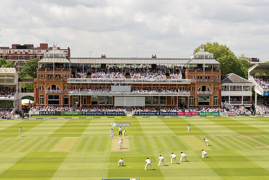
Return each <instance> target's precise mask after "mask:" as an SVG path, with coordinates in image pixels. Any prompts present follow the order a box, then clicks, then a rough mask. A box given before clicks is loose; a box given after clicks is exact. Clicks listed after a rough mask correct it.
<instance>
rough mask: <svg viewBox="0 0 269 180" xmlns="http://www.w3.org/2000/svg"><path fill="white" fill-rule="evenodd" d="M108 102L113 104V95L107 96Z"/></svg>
mask: <svg viewBox="0 0 269 180" xmlns="http://www.w3.org/2000/svg"><path fill="white" fill-rule="evenodd" d="M106 104H107V105H112V104H113V97H112V96H107V97H106Z"/></svg>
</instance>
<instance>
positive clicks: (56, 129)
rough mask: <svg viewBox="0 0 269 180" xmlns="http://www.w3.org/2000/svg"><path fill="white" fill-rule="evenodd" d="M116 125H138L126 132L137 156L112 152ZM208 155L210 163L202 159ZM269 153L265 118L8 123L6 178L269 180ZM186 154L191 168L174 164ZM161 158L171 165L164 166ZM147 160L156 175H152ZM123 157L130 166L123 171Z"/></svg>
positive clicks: (1, 129)
mask: <svg viewBox="0 0 269 180" xmlns="http://www.w3.org/2000/svg"><path fill="white" fill-rule="evenodd" d="M110 123H131V127H126V128H123V129H126V130H127V133H126V135H127V136H128V140H129V143H130V151H125V152H113V151H111V146H112V140H111V138H110V136H109V130H110ZM188 124H190V125H191V127H192V129H191V134H187V125H188ZM19 127H22V129H23V135H24V137H18V132H19ZM114 131H115V133H117V132H118V127H115V128H114ZM203 138H207V139H209V146H205V143H204V141H203ZM201 149H205V150H206V151H207V154H208V157H209V158H205V159H202V158H201ZM268 149H269V118H264V117H260V118H254V117H229V118H228V117H186V118H179V117H171V118H168V117H167V118H139V117H137V118H93V119H92V118H89V119H48V120H41V119H40V120H24V121H21V120H8V121H7V120H2V121H0V179H1V180H2V179H8V180H13V179H14V180H15V179H21V180H24V179H33V180H34V179H42V180H47V179H53V180H71V179H72V180H77V179H79V180H84V179H85V180H86V179H87V180H89V179H90V180H101V179H103V178H111V179H113V178H122V179H124V178H139V179H141V180H149V179H152V180H177V179H197V180H198V179H199V180H200V179H214V180H215V179H227V180H228V179H229V180H230V179H236V180H238V179H242V180H243V179H244V180H246V179H269V150H268ZM181 151H183V152H184V153H185V154H186V155H187V159H188V162H185V161H183V162H181V163H179V164H175V163H173V164H170V158H169V156H170V154H171V152H173V153H174V154H176V155H177V160H178V161H179V159H180V152H181ZM160 154H161V155H162V156H164V157H165V163H166V164H167V165H168V166H163V165H161V166H158V156H159V155H160ZM147 157H149V158H150V159H151V161H152V166H153V168H154V170H150V167H148V170H147V171H144V166H145V163H144V162H145V160H146V158H147ZM120 158H123V160H124V161H125V164H126V166H125V167H118V166H117V162H118V160H119V159H120Z"/></svg>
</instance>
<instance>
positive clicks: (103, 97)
mask: <svg viewBox="0 0 269 180" xmlns="http://www.w3.org/2000/svg"><path fill="white" fill-rule="evenodd" d="M104 104H105V96H99V105H104Z"/></svg>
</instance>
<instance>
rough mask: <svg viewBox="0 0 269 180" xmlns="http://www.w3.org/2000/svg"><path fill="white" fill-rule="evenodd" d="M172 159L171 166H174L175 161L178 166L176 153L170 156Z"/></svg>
mask: <svg viewBox="0 0 269 180" xmlns="http://www.w3.org/2000/svg"><path fill="white" fill-rule="evenodd" d="M170 158H171V164H172V162H173V159H175V161H176V164H177V156H176V155H175V154H174V153H172V154H171V155H170Z"/></svg>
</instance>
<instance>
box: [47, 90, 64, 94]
mask: <svg viewBox="0 0 269 180" xmlns="http://www.w3.org/2000/svg"><path fill="white" fill-rule="evenodd" d="M61 93H62V91H61V90H46V94H61Z"/></svg>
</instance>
